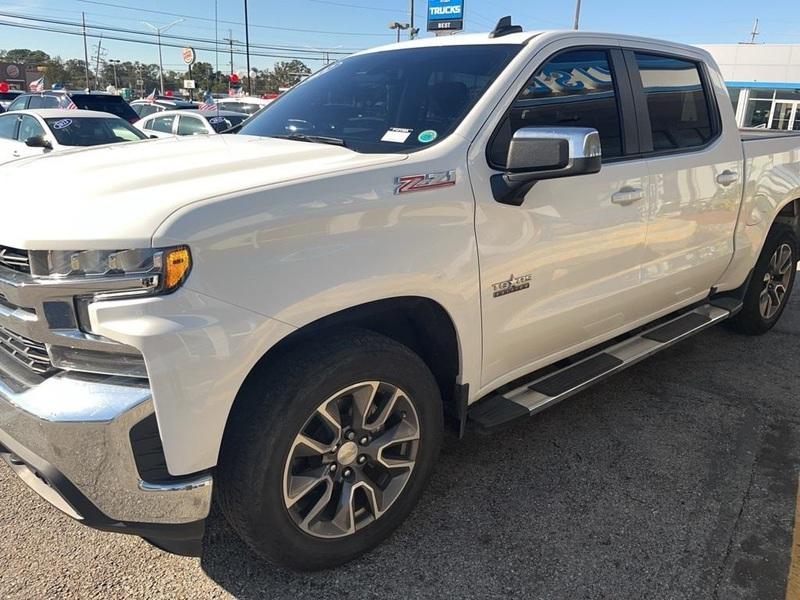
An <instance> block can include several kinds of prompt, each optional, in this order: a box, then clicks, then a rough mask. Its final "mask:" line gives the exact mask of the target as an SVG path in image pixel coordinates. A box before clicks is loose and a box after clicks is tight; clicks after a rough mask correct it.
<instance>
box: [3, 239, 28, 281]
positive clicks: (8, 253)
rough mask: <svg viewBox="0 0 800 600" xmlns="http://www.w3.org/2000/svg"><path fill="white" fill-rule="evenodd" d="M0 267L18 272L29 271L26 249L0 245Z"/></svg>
mask: <svg viewBox="0 0 800 600" xmlns="http://www.w3.org/2000/svg"><path fill="white" fill-rule="evenodd" d="M0 267H6V268H8V269H12V270H14V271H19V272H20V273H28V274H30V272H31V262H30V257H29V256H28V251H27V250H17V249H16V248H9V247H8V246H0Z"/></svg>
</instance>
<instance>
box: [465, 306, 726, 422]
mask: <svg viewBox="0 0 800 600" xmlns="http://www.w3.org/2000/svg"><path fill="white" fill-rule="evenodd" d="M718 304H723V303H712V304H705V305H703V306H700V307H698V308H696V309H694V310H692V311H690V312H687V313H684V314H682V315H680V316H678V317H675V318H674V319H671V320H669V321H666V322H663V323H660V324H658V325H656V326H654V327H652V328H650V329H646V330H644V331H640V332H639V333H637V334H635V335H632V336H631V337H629V338H627V339H625V340H623V341H621V342H619V343H617V344H615V345H613V346H610V347H608V348H604V349H603V350H601V351H599V352H597V353H595V354H593V355H591V356H589V357H588V358H584V359H582V360H581V361H579V362H577V363H575V364H574V365H570V366H568V367H565V368H563V369H561V370H559V371H556V372H555V373H551V374H549V375H546V376H544V377H542V378H541V379H537V380H535V381H533V382H528V383H526V384H525V385H523V386H520V387H518V388H516V389H513V390H510V391H508V392H505V393H503V394H493V395H490V396H488V397H487V398H485V399H484V400H481V401H479V402H477V403H476V404H475V405H474V406H473V407H471V408H470V410H469V413H468V416H469V420H470V421H472V422H474V423H475V424H477V425H478V426H479V427H480V428H482V429H486V430H491V429H495V428H497V427H500V426H502V425H505V424H506V423H508V422H509V421H513V420H514V419H517V418H519V417H524V416H531V415H535V414H536V413H538V412H540V411H542V410H544V409H545V408H549V407H550V406H553V405H554V404H557V403H558V402H561V401H562V400H565V399H566V398H569V397H570V396H573V395H575V394H577V393H578V392H581V391H583V390H585V389H586V388H588V387H590V386H592V385H594V384H595V383H598V382H600V381H603V380H604V379H606V378H607V377H610V376H611V375H614V374H616V373H619V372H620V371H622V370H623V369H626V368H628V367H630V366H632V365H635V364H636V363H638V362H640V361H642V360H644V359H645V358H648V357H650V356H652V355H653V354H656V353H657V352H660V351H661V350H664V349H666V348H669V347H670V346H672V345H674V344H677V343H678V342H680V341H682V340H684V339H686V338H688V337H690V336H692V335H694V334H696V333H699V332H701V331H704V330H706V329H708V328H709V327H712V326H713V325H716V324H717V323H719V322H720V321H724V320H725V319H727V318H729V317H731V316H733V315H735V314H736V313H737V312H739V310H740V309H741V303H736V302H732V303H725V305H724V307H723V306H719V305H718Z"/></svg>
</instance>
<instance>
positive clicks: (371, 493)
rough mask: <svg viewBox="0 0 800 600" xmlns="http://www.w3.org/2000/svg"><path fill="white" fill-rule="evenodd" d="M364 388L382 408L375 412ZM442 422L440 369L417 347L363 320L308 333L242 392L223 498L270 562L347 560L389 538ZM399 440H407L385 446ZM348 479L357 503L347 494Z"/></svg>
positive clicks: (220, 479)
mask: <svg viewBox="0 0 800 600" xmlns="http://www.w3.org/2000/svg"><path fill="white" fill-rule="evenodd" d="M365 382H368V383H365ZM374 382H380V385H375V384H374ZM368 397H371V398H374V400H366V401H365V400H364V399H365V398H368ZM357 398H359V399H361V402H362V403H363V402H366V404H365V406H369V405H370V403H371V405H372V406H374V407H375V408H373V409H372V410H365V411H362V412H364V413H369V414H367V416H366V417H364V418H363V419H362V418H361V417H360V416H359V414H360V413H358V410H357V408H356V407H357V406H361V404H359V403H358V402H357V400H356V399H357ZM323 408H324V410H322V411H321V410H320V409H323ZM348 411H349V412H348ZM375 413H377V416H375ZM326 415H327V416H328V417H331V418H326ZM337 415H338V422H339V424H340V426H341V431H340V432H339V433H337V432H336V424H335V423H336V421H337ZM381 418H383V422H382V423H383V424H382V425H376V423H379V422H380V420H381ZM370 419H371V420H370ZM359 422H361V423H366V425H364V427H363V428H362V427H360V426H358V423H359ZM414 427H416V435H417V437H418V439H416V440H413V439H411V438H413V437H414V435H415V434H414V433H413V430H414ZM442 428H443V413H442V401H441V397H440V393H439V388H438V386H437V384H436V380H435V379H434V377H433V375H432V373H431V372H430V370H429V369H428V368H427V366H426V365H425V363H424V362H423V361H422V360H421V359H420V358H419V357H418V356H417V355H416V354H414V353H413V352H412V351H411V350H409V349H408V348H407V347H405V346H403V345H402V344H399V343H397V342H395V341H393V340H391V339H389V338H386V337H384V336H381V335H378V334H375V333H372V332H369V331H362V330H350V331H346V332H342V333H340V334H336V335H333V336H331V337H328V338H326V339H324V340H321V341H315V342H310V343H308V344H303V345H302V346H300V347H297V348H296V349H295V350H294V351H291V352H289V353H288V354H286V355H284V356H283V357H282V358H279V359H278V360H276V361H275V362H274V363H273V364H270V365H268V366H266V367H265V368H263V369H261V371H260V372H258V373H256V374H255V376H254V377H252V378H251V379H250V380H248V383H247V384H246V386H245V388H244V389H243V391H242V393H240V397H239V398H238V399H237V402H236V405H235V407H234V412H233V413H232V415H231V418H230V420H229V423H228V427H227V428H226V432H225V439H224V441H223V446H222V451H221V455H220V461H219V466H218V469H217V475H216V480H217V491H218V499H219V504H220V507H221V509H222V512H223V514H224V515H225V517H226V519H227V520H228V521H229V523H230V524H231V526H232V527H233V529H234V530H235V531H236V532H237V534H238V535H239V536H240V537H241V538H242V539H243V540H244V541H245V542H246V543H247V544H248V545H249V546H250V547H251V548H252V549H253V550H254V551H255V552H256V553H257V554H258V555H260V556H261V557H262V558H264V559H266V560H267V561H269V562H271V563H273V564H276V565H280V566H283V567H288V568H290V569H295V570H301V571H314V570H320V569H327V568H331V567H335V566H337V565H340V564H343V563H345V562H348V561H350V560H352V559H354V558H356V557H358V556H359V555H361V554H363V553H364V552H367V551H368V550H370V549H372V548H374V547H375V546H377V545H378V544H379V543H380V542H381V541H383V540H384V539H385V538H387V537H388V536H389V535H390V534H391V533H392V531H393V530H394V529H395V528H396V527H397V526H398V525H400V523H402V522H403V521H404V520H405V518H406V517H407V516H408V515H409V513H410V512H411V510H412V509H413V507H414V505H415V504H416V503H417V501H418V500H419V498H420V496H421V495H422V492H423V490H424V488H425V486H426V484H427V482H428V480H429V479H430V476H431V474H432V472H433V468H434V465H435V462H436V459H437V457H438V454H439V450H440V447H441V439H442ZM348 430H352V432H353V433H354V434H357V435H356V437H355V438H354V440H353V441H351V440H350V439H349V438H348V437H347V435H348V434H349V431H348ZM401 432H402V433H401ZM301 433H302V434H303V435H304V436H305V437H303V438H300V434H301ZM362 434H363V436H362ZM402 436H406V437H408V438H409V439H410V440H411V441H402V440H406V437H402ZM309 438H313V439H311V442H313V443H311V442H309ZM368 438H369V439H370V442H369V444H368V445H361V443H363V442H364V440H365V439H368ZM373 438H374V439H373ZM389 439H398V440H401V441H399V442H394V445H387V446H384V447H383V448H382V449H378V448H379V447H380V445H381V444H384V443H385V442H386V440H389ZM317 446H320V448H321V447H322V446H325V448H326V450H325V451H324V452H323V451H321V450H320V449H319V448H316V447H317ZM354 446H358V448H357V452H358V453H359V454H358V456H357V458H356V457H355V456H354V455H353V452H354V450H353V448H354ZM312 447H313V448H315V449H313V450H312ZM328 448H333V450H332V451H331V450H329V449H328ZM318 450H320V451H318ZM370 452H371V453H372V455H371V456H369V457H368V456H367V454H368V453H370ZM362 459H364V460H365V462H364V464H363V466H362V465H361V460H362ZM384 463H385V464H386V465H389V466H391V467H392V468H388V467H385V466H384ZM400 464H402V465H408V464H411V466H410V467H395V465H400ZM332 465H336V467H333V466H332ZM333 469H336V470H335V472H334V471H333ZM348 469H349V470H350V475H349V477H348V476H347V470H348ZM387 473H388V474H390V475H391V477H389V475H387ZM373 477H374V479H373ZM387 477H389V478H388V479H387ZM315 478H319V479H320V482H318V483H316V484H314V485H315V487H313V488H310V489H309V490H306V489H305V488H306V485H305V482H308V481H311V480H314V479H315ZM377 480H380V481H381V485H385V488H380V487H379V486H378V485H376V484H375V481H377ZM298 482H300V483H298ZM301 484H302V485H301ZM337 486H338V487H337ZM297 490H299V491H297ZM337 490H338V493H339V494H340V495H343V494H345V493H347V494H350V495H349V497H350V498H352V502H351V503H345V502H343V501H341V498H339V499H338V500H337V499H336V498H337V496H336V494H337ZM294 491H297V493H294ZM328 495H330V501H326V498H328ZM342 497H345V496H342ZM392 498H394V499H392ZM326 502H327V503H326ZM320 503H322V505H324V506H325V507H326V508H325V509H324V510H317V509H318V507H319V505H320ZM345 506H353V507H355V510H351V511H348V510H346V509H343V510H340V508H341V507H345ZM305 511H308V512H307V513H306V512H305ZM315 511H316V512H315ZM312 515H313V516H312ZM334 515H335V519H334Z"/></svg>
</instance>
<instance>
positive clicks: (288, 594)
mask: <svg viewBox="0 0 800 600" xmlns="http://www.w3.org/2000/svg"><path fill="white" fill-rule="evenodd" d="M798 356H800V294H797V295H796V296H795V297H794V299H793V301H792V303H791V305H790V306H789V307H788V310H787V312H786V314H785V315H784V317H783V320H782V321H781V323H780V324H779V325H778V326H777V328H776V329H775V330H774V331H773V332H772V333H770V334H768V335H766V336H763V337H759V338H748V337H740V336H737V335H735V334H732V333H729V332H728V331H727V330H725V329H724V328H722V327H718V328H715V329H714V330H712V331H710V332H707V333H704V334H701V335H700V336H698V337H695V338H693V339H691V340H689V341H686V342H684V343H682V344H681V345H678V346H676V347H674V348H672V349H670V350H668V351H666V352H665V353H663V354H661V355H659V356H656V357H654V358H652V359H650V360H648V361H646V362H644V363H641V364H640V365H638V366H636V367H633V368H632V369H630V370H628V371H627V372H625V373H623V374H621V375H619V376H617V377H615V378H613V379H610V380H608V381H607V382H605V383H604V384H602V385H600V386H598V387H595V388H594V389H592V390H590V391H588V392H586V393H583V394H581V395H580V396H578V397H575V398H573V399H572V400H569V401H567V402H564V403H562V404H560V405H559V406H557V407H555V408H553V409H551V410H549V411H546V412H544V413H542V414H540V415H538V416H536V417H534V418H532V419H527V420H523V421H521V422H518V423H516V424H514V425H512V426H511V427H509V428H507V429H505V430H503V431H501V432H500V433H498V434H495V435H491V436H480V435H474V434H473V435H471V436H469V437H468V438H467V439H466V440H465V441H463V442H461V443H457V442H454V441H451V442H450V443H448V445H447V446H446V448H445V451H444V454H443V457H442V460H441V464H440V465H439V468H438V470H437V471H436V474H435V476H434V478H433V481H432V484H431V486H430V488H429V490H428V492H427V494H426V495H425V497H424V499H423V501H422V502H421V504H420V506H419V507H418V508H417V510H416V511H415V512H414V513H413V514H412V516H411V518H410V519H409V520H408V521H407V522H406V523H405V524H404V525H403V526H402V527H401V529H400V530H399V531H398V532H397V533H396V534H395V535H394V536H393V537H392V538H391V539H390V540H389V542H388V543H386V544H384V545H383V546H381V547H379V548H378V549H377V550H375V551H374V552H372V553H371V554H370V555H368V556H366V557H364V558H362V559H361V560H358V561H356V562H354V563H352V564H350V565H346V566H344V567H342V568H340V569H337V570H334V571H329V572H323V573H316V574H294V573H288V572H285V571H281V570H277V569H274V568H272V567H270V566H267V565H264V564H262V563H260V562H259V561H258V560H257V559H256V558H255V556H254V555H253V554H252V553H251V552H250V551H249V550H248V549H247V548H246V547H245V546H244V545H243V544H242V543H241V542H239V541H238V540H237V539H236V537H235V536H234V534H233V533H232V532H231V531H230V529H228V527H227V526H226V524H225V522H224V520H223V519H222V517H220V516H219V515H217V514H214V515H212V518H211V521H210V525H209V532H208V535H207V540H206V545H207V549H206V552H205V556H204V557H203V558H202V559H190V558H182V557H177V556H172V555H169V554H165V553H163V552H161V551H159V550H156V549H154V548H152V547H151V546H149V545H148V544H147V543H146V542H144V541H142V540H139V539H137V538H134V537H126V536H118V535H112V534H107V533H101V532H96V531H92V530H89V529H87V528H84V527H82V526H80V525H78V524H76V523H73V522H72V521H71V520H70V519H69V518H68V517H65V516H62V515H61V514H60V513H58V512H57V511H56V510H55V509H53V508H50V507H49V506H48V505H46V504H45V503H44V502H43V501H41V500H39V498H38V497H36V496H35V495H34V493H33V492H31V491H29V490H28V489H27V488H26V487H25V486H24V485H23V484H22V483H21V482H19V481H17V480H16V478H14V476H13V475H12V474H11V471H10V469H9V468H8V467H7V466H6V465H5V464H0V556H1V557H2V558H0V565H2V566H0V598H3V599H6V600H10V599H15V598H25V599H39V598H48V599H50V598H227V597H238V598H270V599H278V598H292V599H298V600H299V599H302V598H315V599H319V598H326V599H327V598H339V597H341V598H351V597H352V598H361V599H365V598H381V599H386V598H494V597H517V598H523V597H524V598H543V599H544V598H547V599H558V598H570V599H574V598H614V599H620V598H637V599H639V598H703V599H707V598H719V599H724V600H729V599H736V598H753V599H759V600H770V599H778V598H781V599H782V598H785V597H786V586H787V577H788V574H789V572H790V562H791V547H792V532H793V529H794V526H795V523H794V521H795V507H796V505H797V485H798V477H797V474H798V465H799V464H800V375H798V368H799V366H798ZM795 568H797V567H795Z"/></svg>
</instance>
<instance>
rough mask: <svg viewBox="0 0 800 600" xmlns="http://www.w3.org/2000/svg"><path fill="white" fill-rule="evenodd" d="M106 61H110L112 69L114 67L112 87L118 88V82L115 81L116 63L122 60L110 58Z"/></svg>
mask: <svg viewBox="0 0 800 600" xmlns="http://www.w3.org/2000/svg"><path fill="white" fill-rule="evenodd" d="M108 62H110V63H111V66H112V67H113V69H114V87H115V88H119V84H118V83H117V65H118V64H119V63H120V62H122V61H120V60H117V59H116V58H112V59H111V60H109V61H108Z"/></svg>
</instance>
